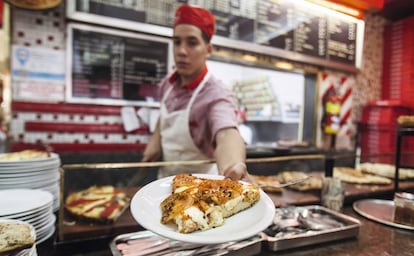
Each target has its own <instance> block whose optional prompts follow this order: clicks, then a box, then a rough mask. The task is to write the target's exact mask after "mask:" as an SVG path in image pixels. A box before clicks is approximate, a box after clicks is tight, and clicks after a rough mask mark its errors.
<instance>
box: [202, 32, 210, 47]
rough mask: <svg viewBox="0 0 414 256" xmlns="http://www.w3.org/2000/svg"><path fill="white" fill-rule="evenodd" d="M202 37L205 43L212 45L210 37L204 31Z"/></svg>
mask: <svg viewBox="0 0 414 256" xmlns="http://www.w3.org/2000/svg"><path fill="white" fill-rule="evenodd" d="M201 37H202V38H203V40H204V42H206V43H207V44H209V43H210V38H209V37H208V35H207V34H206V33H204V32H203V31H201Z"/></svg>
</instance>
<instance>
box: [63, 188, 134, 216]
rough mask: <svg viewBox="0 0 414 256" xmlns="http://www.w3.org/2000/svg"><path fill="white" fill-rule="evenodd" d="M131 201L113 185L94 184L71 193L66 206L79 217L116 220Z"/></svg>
mask: <svg viewBox="0 0 414 256" xmlns="http://www.w3.org/2000/svg"><path fill="white" fill-rule="evenodd" d="M129 201H130V199H129V197H127V195H126V194H125V193H124V192H122V191H117V190H116V189H115V188H114V187H113V186H92V187H90V188H88V189H86V190H82V191H78V192H74V193H71V194H69V195H68V197H67V198H66V201H65V207H66V209H67V210H68V211H69V212H70V213H71V214H72V215H75V216H78V217H82V218H87V219H92V220H100V221H115V220H116V219H117V218H118V217H119V216H120V215H121V214H122V213H123V211H124V210H125V208H126V207H127V206H128V205H129Z"/></svg>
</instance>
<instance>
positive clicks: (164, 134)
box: [158, 73, 218, 178]
mask: <svg viewBox="0 0 414 256" xmlns="http://www.w3.org/2000/svg"><path fill="white" fill-rule="evenodd" d="M209 77H210V75H209V73H207V74H206V75H205V76H204V79H203V80H202V81H201V83H200V84H199V85H198V87H197V88H196V90H195V91H194V93H193V95H192V96H191V99H190V101H189V102H188V105H187V107H186V108H185V109H183V110H178V111H173V112H171V113H168V110H167V107H166V106H165V100H166V99H167V97H168V95H169V94H170V92H171V90H172V87H170V88H168V90H167V91H166V93H165V95H164V97H163V99H162V102H161V108H160V131H161V145H162V155H163V160H164V161H193V160H209V159H210V158H209V157H207V156H206V155H205V154H204V153H203V152H201V151H200V149H198V147H197V146H196V145H195V144H194V141H193V138H192V137H191V133H190V129H189V127H190V110H191V106H192V105H193V103H194V100H195V99H196V97H197V95H198V94H199V92H200V91H201V89H202V88H203V87H204V85H205V84H206V82H207V80H208V79H209ZM178 173H208V174H218V169H217V166H216V164H203V165H195V166H194V165H171V166H163V167H161V168H160V169H159V170H158V178H162V177H167V176H172V175H176V174H178Z"/></svg>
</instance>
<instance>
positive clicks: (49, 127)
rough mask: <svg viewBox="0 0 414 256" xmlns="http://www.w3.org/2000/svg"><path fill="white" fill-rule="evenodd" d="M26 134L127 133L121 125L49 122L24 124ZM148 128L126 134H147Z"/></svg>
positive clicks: (142, 127)
mask: <svg viewBox="0 0 414 256" xmlns="http://www.w3.org/2000/svg"><path fill="white" fill-rule="evenodd" d="M24 130H25V131H26V132H68V133H76V132H78V133H92V132H94V133H122V134H123V133H127V132H126V131H125V130H124V126H123V125H121V124H101V125H99V124H74V123H55V122H53V123H51V122H26V123H25V124H24ZM147 133H149V127H148V126H147V125H143V126H141V127H139V128H138V129H137V130H135V131H132V132H129V133H128V134H147Z"/></svg>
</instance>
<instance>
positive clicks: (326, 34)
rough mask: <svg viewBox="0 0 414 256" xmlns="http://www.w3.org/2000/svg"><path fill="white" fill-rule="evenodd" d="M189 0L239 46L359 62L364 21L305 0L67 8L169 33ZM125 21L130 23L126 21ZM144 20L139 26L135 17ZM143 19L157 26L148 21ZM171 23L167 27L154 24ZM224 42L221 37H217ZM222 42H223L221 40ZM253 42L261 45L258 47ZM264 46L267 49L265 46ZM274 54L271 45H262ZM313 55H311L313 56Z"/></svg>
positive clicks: (108, 2) (196, 0) (160, 1)
mask: <svg viewBox="0 0 414 256" xmlns="http://www.w3.org/2000/svg"><path fill="white" fill-rule="evenodd" d="M181 2H188V3H189V4H192V5H198V6H201V7H204V8H206V9H209V10H210V11H211V12H212V13H213V14H214V16H215V18H216V37H218V38H225V39H230V41H229V40H226V41H225V42H226V43H225V44H226V45H223V46H226V47H232V46H236V47H237V44H238V42H240V41H243V42H248V43H252V47H249V50H251V51H255V49H256V48H257V49H259V48H260V49H263V47H262V46H265V47H270V48H276V49H279V50H284V51H286V54H285V55H284V56H278V57H286V58H290V57H291V56H290V55H289V52H293V53H296V54H299V55H300V56H305V57H306V56H309V57H315V58H316V59H320V60H323V61H321V62H320V64H321V65H329V62H339V63H342V64H346V65H350V66H355V65H356V63H357V58H358V57H359V56H357V52H358V51H357V46H358V45H362V44H359V43H358V41H359V40H362V38H358V37H357V35H358V32H359V31H363V27H361V26H363V21H362V20H358V19H356V18H353V17H351V16H347V15H344V14H341V13H339V12H335V11H333V10H330V9H327V8H325V7H322V6H318V5H316V4H313V3H310V2H307V1H291V0H208V1H207V0H188V1H176V0H146V1H145V0H144V1H120V0H119V1H114V0H89V1H87V0H84V1H80V0H78V1H76V4H75V6H72V7H70V5H72V4H73V3H72V4H71V1H69V8H71V9H72V11H69V12H68V15H69V18H73V19H81V18H82V17H84V15H83V16H82V15H77V14H79V13H81V14H89V15H92V16H91V17H89V19H88V20H84V21H88V22H97V23H105V19H100V20H99V19H96V16H98V17H103V16H105V17H109V18H115V19H116V20H118V21H120V22H121V23H118V24H117V22H113V21H111V22H108V23H107V24H104V25H109V26H117V25H118V26H120V27H122V28H127V29H134V30H135V29H136V30H142V31H143V32H148V33H158V32H159V35H162V36H171V34H172V29H171V28H172V25H173V20H174V11H175V9H176V8H177V7H178V6H179V5H180V4H182V3H181ZM125 21H127V23H125ZM137 22H138V23H142V24H143V25H144V26H139V25H137V24H136V23H137ZM145 25H150V26H155V27H147V26H145ZM157 26H158V27H162V28H168V29H169V31H168V32H167V31H166V30H160V29H156V27H157ZM215 42H221V41H220V40H216V41H214V38H213V43H215ZM218 44H220V43H218ZM255 45H257V46H259V47H256V48H255ZM262 51H263V50H262ZM264 52H265V53H269V52H270V54H272V53H271V52H272V51H264ZM311 60H313V59H311Z"/></svg>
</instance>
